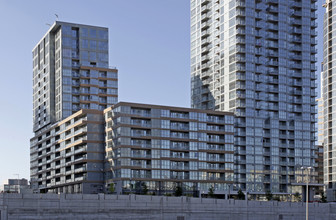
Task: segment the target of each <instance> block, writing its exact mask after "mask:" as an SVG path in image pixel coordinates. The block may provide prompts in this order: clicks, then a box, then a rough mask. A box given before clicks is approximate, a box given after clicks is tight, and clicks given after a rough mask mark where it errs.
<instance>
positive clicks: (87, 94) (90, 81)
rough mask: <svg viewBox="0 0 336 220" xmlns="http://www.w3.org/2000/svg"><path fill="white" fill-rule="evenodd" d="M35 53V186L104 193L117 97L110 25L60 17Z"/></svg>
mask: <svg viewBox="0 0 336 220" xmlns="http://www.w3.org/2000/svg"><path fill="white" fill-rule="evenodd" d="M32 55H33V131H34V137H33V138H32V139H31V141H30V145H31V146H30V156H31V157H30V158H31V159H30V161H31V168H30V169H31V180H32V185H33V186H34V187H35V189H38V191H41V192H49V191H53V192H79V193H97V192H102V190H103V180H104V178H103V176H104V175H103V171H104V170H103V169H104V153H105V148H104V126H103V123H104V120H103V110H104V109H105V108H107V107H109V106H112V105H113V104H115V103H117V101H118V80H117V79H118V77H117V72H118V71H117V69H116V68H109V57H108V29H107V28H103V27H96V26H88V25H81V24H72V23H66V22H59V21H56V22H55V23H54V24H53V25H52V26H51V27H50V29H49V30H48V32H47V33H46V34H45V35H44V36H43V38H42V39H41V40H40V41H39V42H38V44H37V45H36V46H35V48H34V49H33V51H32Z"/></svg>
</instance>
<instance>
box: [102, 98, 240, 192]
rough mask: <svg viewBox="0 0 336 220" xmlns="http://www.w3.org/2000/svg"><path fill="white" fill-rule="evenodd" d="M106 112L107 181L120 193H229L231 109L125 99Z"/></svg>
mask: <svg viewBox="0 0 336 220" xmlns="http://www.w3.org/2000/svg"><path fill="white" fill-rule="evenodd" d="M104 113H105V121H106V127H105V132H106V162H107V163H106V168H105V170H106V171H107V170H108V169H111V171H110V174H107V176H109V177H107V185H109V184H111V183H113V184H115V189H116V191H117V192H118V193H120V192H132V191H133V192H135V191H139V188H140V187H141V186H143V185H146V189H147V190H149V191H150V192H154V193H156V194H159V195H162V194H164V193H173V192H174V189H175V188H176V187H177V186H180V187H182V189H183V191H184V192H185V193H189V194H193V195H195V193H198V192H200V191H201V193H205V194H207V193H208V191H209V188H213V190H214V191H215V193H223V194H224V193H227V190H228V189H229V187H230V185H232V184H233V153H234V151H233V150H234V145H233V139H234V136H233V134H234V133H233V132H234V126H233V122H234V116H233V114H232V113H229V112H219V111H210V110H199V109H190V108H180V107H169V106H160V105H148V104H136V103H126V102H120V103H118V104H116V105H114V106H113V107H110V108H107V109H106V110H105V111H104ZM108 166H109V167H110V168H107V167H108Z"/></svg>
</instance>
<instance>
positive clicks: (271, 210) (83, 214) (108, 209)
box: [0, 194, 336, 220]
mask: <svg viewBox="0 0 336 220" xmlns="http://www.w3.org/2000/svg"><path fill="white" fill-rule="evenodd" d="M0 212H1V213H0V220H12V219H34V220H38V219H85V220H86V219H95V220H96V219H165V220H166V219H169V220H170V219H174V220H198V219H230V220H231V219H232V220H236V219H237V220H238V219H249V220H289V219H290V220H301V219H302V220H304V219H305V204H304V203H291V202H276V201H274V202H259V201H245V200H222V199H204V198H189V197H162V196H140V195H104V194H98V195H88V194H83V195H82V194H59V195H58V194H0ZM321 219H336V204H328V203H311V204H309V220H321Z"/></svg>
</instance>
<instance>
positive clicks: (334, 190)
mask: <svg viewBox="0 0 336 220" xmlns="http://www.w3.org/2000/svg"><path fill="white" fill-rule="evenodd" d="M323 6H324V7H325V8H326V12H325V14H324V30H323V42H324V43H323V71H322V76H321V81H322V100H323V124H324V126H323V132H324V135H323V136H324V141H323V147H324V184H325V185H326V192H327V199H328V200H329V201H336V166H335V164H336V156H335V155H336V154H335V153H336V151H335V149H336V136H335V124H336V117H335V113H334V111H335V103H336V93H335V91H334V89H335V86H336V84H335V80H334V79H335V75H336V66H335V63H334V61H333V59H334V58H335V49H336V43H335V41H334V39H333V38H334V36H335V34H336V30H335V28H334V22H335V18H336V13H335V10H336V1H334V0H327V1H326V3H325V4H324V5H323Z"/></svg>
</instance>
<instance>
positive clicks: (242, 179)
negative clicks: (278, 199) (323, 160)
mask: <svg viewBox="0 0 336 220" xmlns="http://www.w3.org/2000/svg"><path fill="white" fill-rule="evenodd" d="M190 2H191V8H190V9H191V105H192V108H198V109H212V110H221V111H230V112H234V113H235V115H236V117H237V119H236V132H235V135H236V136H235V182H236V183H237V187H238V188H241V189H243V190H247V191H249V192H250V193H251V194H253V193H259V192H260V193H263V192H266V191H271V192H272V193H280V194H281V193H285V194H286V193H287V194H288V193H295V191H294V190H296V189H292V186H293V185H292V183H298V182H302V181H305V180H304V179H303V178H302V176H303V175H304V173H303V172H302V170H301V167H316V162H315V155H316V153H315V151H316V148H315V141H316V135H315V123H316V119H315V115H316V111H315V105H316V104H315V99H316V91H315V89H316V87H317V84H316V78H317V77H316V74H315V71H316V69H317V68H316V65H315V63H316V53H317V50H316V48H315V46H316V44H317V42H316V36H317V32H316V26H317V23H316V10H317V5H316V2H317V0H301V1H297V0H288V1H280V0H267V1H266V0H256V1H247V0H228V1H219V0H191V1H190ZM330 10H331V9H330ZM329 13H331V12H329ZM328 22H329V20H328ZM329 25H330V24H329ZM325 36H327V35H325ZM328 36H329V35H328ZM326 42H327V41H326ZM328 42H331V41H328ZM325 48H326V47H325ZM326 50H327V49H326ZM326 65H327V63H326ZM328 65H331V64H328ZM326 73H327V72H326ZM325 102H328V100H326V99H325ZM315 175H316V173H315V172H311V178H310V181H311V182H314V181H315V180H314V177H315ZM296 185H297V184H296ZM294 188H296V187H294Z"/></svg>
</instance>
